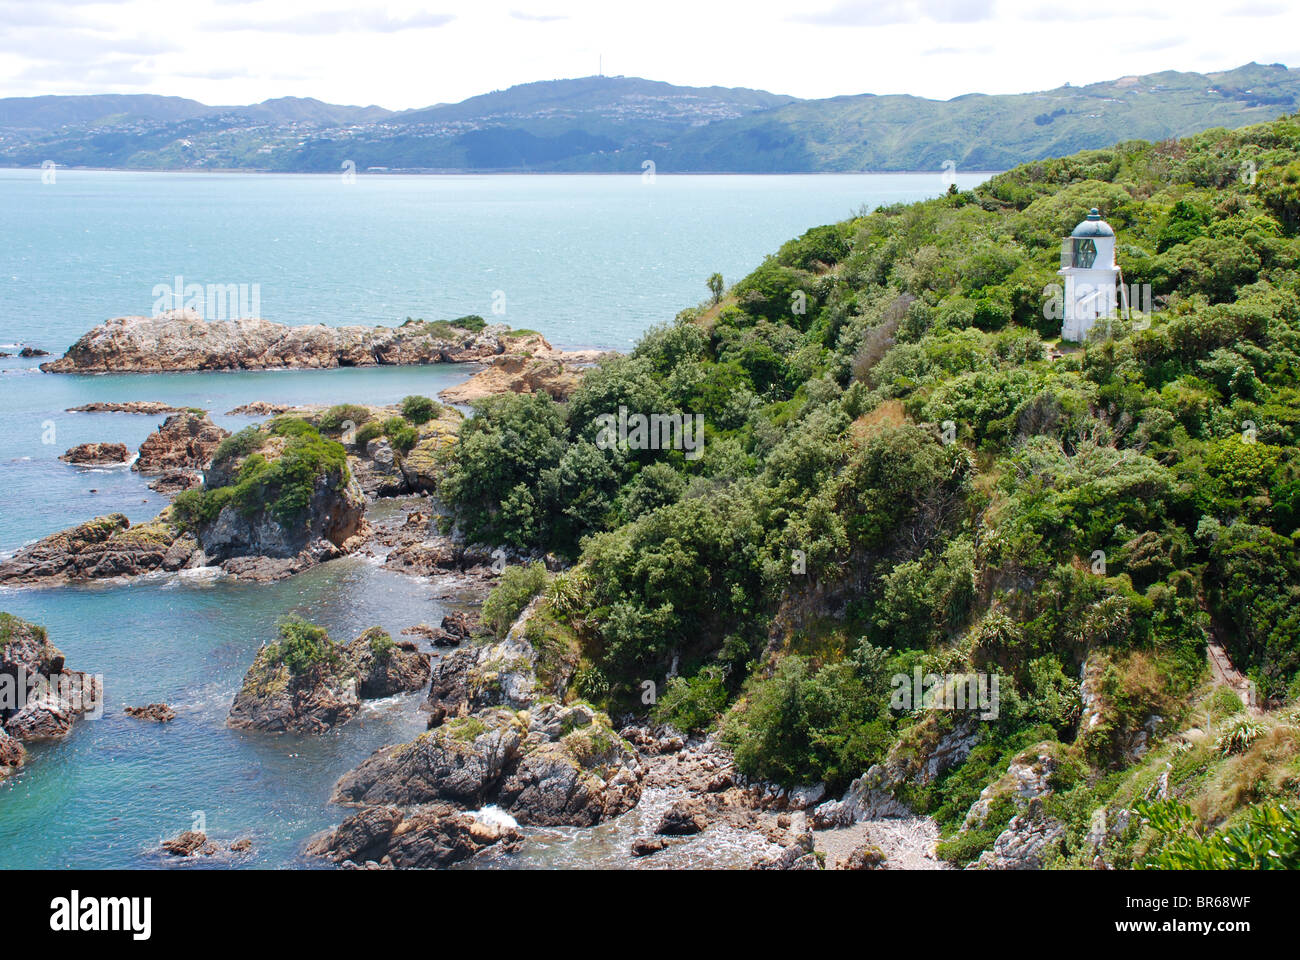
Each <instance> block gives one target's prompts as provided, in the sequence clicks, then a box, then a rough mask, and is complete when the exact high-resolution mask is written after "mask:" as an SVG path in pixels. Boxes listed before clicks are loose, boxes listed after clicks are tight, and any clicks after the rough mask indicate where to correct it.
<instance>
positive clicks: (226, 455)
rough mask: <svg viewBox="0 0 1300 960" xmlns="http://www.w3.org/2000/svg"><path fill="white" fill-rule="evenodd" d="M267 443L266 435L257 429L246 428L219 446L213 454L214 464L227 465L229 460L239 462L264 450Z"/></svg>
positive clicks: (227, 438)
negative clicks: (242, 458) (240, 459)
mask: <svg viewBox="0 0 1300 960" xmlns="http://www.w3.org/2000/svg"><path fill="white" fill-rule="evenodd" d="M265 442H266V434H265V433H263V432H262V431H261V430H259V429H258V428H257V427H254V426H249V427H244V429H242V430H240V431H239V432H238V433H232V434H231V435H230V436H228V437H226V438H225V439H224V440H222V441H221V442H220V443H219V444H217V449H216V450H215V451H213V453H212V463H213V464H214V465H215V464H218V463H225V462H226V461H227V460H237V459H239V458H240V457H245V456H248V454H250V453H253V452H255V451H257V450H260V449H261V448H262V444H263V443H265Z"/></svg>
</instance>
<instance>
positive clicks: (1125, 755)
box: [1077, 653, 1164, 764]
mask: <svg viewBox="0 0 1300 960" xmlns="http://www.w3.org/2000/svg"><path fill="white" fill-rule="evenodd" d="M1110 666H1111V660H1110V656H1109V655H1107V654H1104V653H1094V654H1093V655H1091V656H1090V657H1088V659H1087V660H1085V661H1084V663H1083V665H1082V666H1081V667H1080V669H1079V707H1080V710H1079V732H1078V736H1077V740H1078V742H1079V743H1080V745H1081V746H1082V747H1083V748H1084V749H1085V750H1086V751H1088V752H1089V753H1091V754H1093V755H1094V756H1097V757H1104V758H1106V759H1110V760H1113V761H1116V762H1118V763H1121V764H1129V763H1133V762H1134V761H1136V760H1140V759H1141V758H1142V757H1143V756H1144V755H1145V754H1146V752H1147V750H1149V749H1150V747H1151V743H1152V740H1153V738H1154V737H1155V735H1156V733H1157V731H1158V730H1159V729H1160V726H1161V724H1162V723H1164V718H1163V717H1161V716H1160V715H1159V714H1157V713H1147V714H1146V715H1145V716H1141V715H1138V716H1128V715H1126V714H1125V713H1123V712H1122V711H1120V710H1118V709H1116V705H1115V704H1113V703H1110V702H1108V701H1107V699H1106V697H1105V695H1104V694H1103V692H1102V691H1103V689H1104V686H1105V683H1104V681H1105V677H1106V672H1107V670H1108V669H1109V668H1110Z"/></svg>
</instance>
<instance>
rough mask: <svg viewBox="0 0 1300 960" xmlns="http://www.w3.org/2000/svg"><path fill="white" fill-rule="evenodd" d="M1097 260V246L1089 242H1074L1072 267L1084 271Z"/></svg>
mask: <svg viewBox="0 0 1300 960" xmlns="http://www.w3.org/2000/svg"><path fill="white" fill-rule="evenodd" d="M1096 259H1097V245H1096V244H1095V243H1093V242H1092V241H1091V240H1075V241H1074V265H1075V266H1076V267H1083V268H1084V269H1085V270H1086V269H1088V268H1089V267H1091V266H1092V265H1093V263H1094V262H1095V261H1096Z"/></svg>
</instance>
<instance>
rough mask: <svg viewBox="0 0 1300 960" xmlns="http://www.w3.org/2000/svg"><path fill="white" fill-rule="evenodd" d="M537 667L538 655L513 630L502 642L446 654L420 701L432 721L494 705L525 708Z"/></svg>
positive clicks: (534, 688) (533, 697)
mask: <svg viewBox="0 0 1300 960" xmlns="http://www.w3.org/2000/svg"><path fill="white" fill-rule="evenodd" d="M529 613H531V608H530V609H529V610H527V611H525V615H527V614H529ZM521 619H523V618H521ZM524 622H526V620H524ZM536 665H537V651H536V650H534V649H533V646H532V644H530V643H529V642H528V641H527V639H526V638H525V637H524V635H523V627H522V626H520V627H519V629H518V630H516V629H514V628H513V627H512V628H511V630H510V631H509V632H508V633H507V634H506V637H505V639H503V640H499V641H495V642H492V643H486V644H483V645H481V646H466V647H462V648H460V649H457V650H453V651H451V652H450V653H447V654H446V655H444V656H443V657H442V659H441V660H439V661H438V663H437V665H436V666H435V667H434V669H433V678H432V681H431V683H430V684H429V696H428V698H427V700H426V701H425V708H426V709H427V710H428V711H429V713H430V716H431V722H433V723H435V724H436V723H438V722H441V719H442V718H443V717H448V716H452V717H456V716H464V715H466V714H469V713H473V712H474V711H476V710H482V709H485V708H487V707H494V706H505V707H509V708H510V709H512V710H524V709H527V708H528V707H530V706H532V705H533V703H534V702H535V701H536V699H537V676H536V673H535V672H534V671H535V668H536Z"/></svg>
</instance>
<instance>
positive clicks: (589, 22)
mask: <svg viewBox="0 0 1300 960" xmlns="http://www.w3.org/2000/svg"><path fill="white" fill-rule="evenodd" d="M1251 60H1254V61H1257V62H1259V63H1285V64H1287V65H1288V66H1300V2H1297V0H1214V2H1206V0H1182V2H1170V0H1054V2H1048V0H874V2H872V0H745V2H714V0H654V2H640V3H638V2H624V0H504V2H498V0H474V2H467V0H394V2H384V3H367V2H362V0H352V2H346V0H312V2H311V3H310V4H309V3H307V2H303V0H299V2H292V0H0V97H6V96H15V97H16V96H36V95H40V94H75V93H154V94H164V95H169V96H182V97H190V98H192V99H195V100H200V101H202V102H204V103H209V104H223V105H233V104H244V103H255V102H258V101H261V100H265V99H268V98H271V97H282V96H298V97H316V98H317V99H320V100H324V101H326V102H330V103H343V104H355V105H368V104H378V105H379V106H383V107H388V108H390V109H395V110H396V109H406V108H410V107H421V106H428V105H431V104H434V103H445V102H455V101H459V100H463V99H465V98H466V97H470V96H473V95H475V94H480V93H487V92H489V91H491V90H496V89H503V88H505V87H508V86H511V85H513V84H517V83H528V82H531V81H535V80H552V79H557V78H562V77H583V76H590V75H592V74H595V73H597V72H604V73H605V74H607V75H623V76H640V77H647V78H649V79H653V80H665V81H668V82H671V83H677V84H683V85H689V86H712V85H719V86H728V87H755V88H759V89H764V90H769V91H771V92H774V93H784V94H790V95H793V96H798V97H808V98H816V97H829V96H837V95H841V94H857V93H880V94H884V93H910V94H914V95H917V96H924V97H932V98H938V99H948V98H950V97H954V96H958V95H961V94H964V93H1019V92H1025V91H1032V90H1043V89H1050V88H1052V87H1056V86H1060V85H1061V84H1063V83H1066V82H1070V83H1073V84H1075V85H1081V84H1085V83H1091V82H1094V81H1099V80H1111V79H1115V78H1117V77H1122V76H1127V75H1130V74H1144V73H1155V72H1158V71H1161V70H1193V71H1197V72H1202V73H1204V72H1210V71H1215V70H1226V69H1231V68H1232V67H1236V66H1240V65H1241V64H1243V63H1247V62H1249V61H1251Z"/></svg>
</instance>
